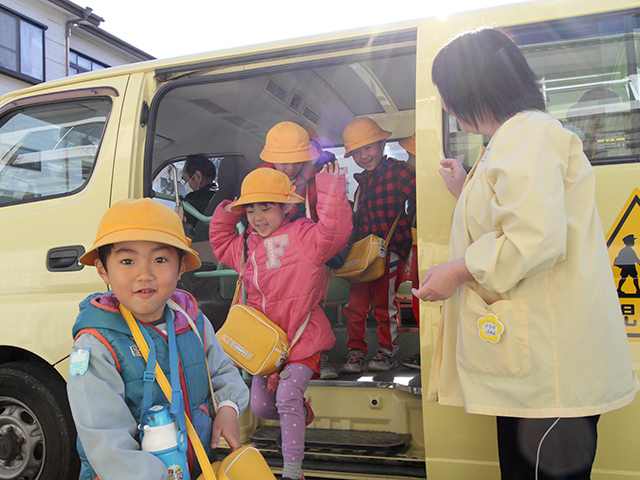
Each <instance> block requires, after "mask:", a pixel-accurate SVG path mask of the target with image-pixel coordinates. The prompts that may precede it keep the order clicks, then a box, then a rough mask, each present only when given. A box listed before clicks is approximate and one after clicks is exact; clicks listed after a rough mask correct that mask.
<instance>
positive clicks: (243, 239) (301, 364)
mask: <svg viewBox="0 0 640 480" xmlns="http://www.w3.org/2000/svg"><path fill="white" fill-rule="evenodd" d="M284 147H285V146H284V145H283V150H284ZM316 181H317V184H318V206H317V211H318V221H317V222H314V221H313V220H311V219H308V218H300V219H298V220H295V221H291V219H290V217H289V215H288V213H289V212H291V209H292V207H293V206H294V205H295V204H300V203H302V202H303V198H302V197H300V196H299V195H298V194H296V192H295V187H294V186H293V185H291V181H290V180H289V178H288V177H287V175H286V174H284V173H282V172H279V171H277V170H274V169H271V168H259V169H257V170H254V171H253V172H251V173H249V175H247V176H246V177H245V179H244V181H243V182H242V189H241V195H240V198H238V199H237V200H236V201H235V202H230V201H228V200H227V201H224V202H223V203H221V204H220V205H219V206H218V208H217V209H216V211H215V212H214V214H213V217H212V219H211V224H210V229H209V238H210V241H211V248H212V249H213V253H214V254H215V255H216V258H218V259H220V261H221V262H222V263H224V264H225V265H229V266H230V267H231V268H233V269H234V270H236V271H238V272H239V274H240V279H241V280H242V283H243V286H244V292H245V295H246V301H245V302H246V304H247V305H249V306H251V307H254V308H257V309H258V310H260V311H262V312H263V313H264V314H265V315H266V316H267V317H269V319H270V320H271V321H273V322H274V323H276V324H277V325H278V326H280V327H281V328H282V329H283V330H284V331H285V332H286V333H287V338H288V340H289V343H290V344H291V343H292V341H293V338H294V336H296V333H298V332H302V333H301V335H300V337H299V339H298V341H297V342H296V343H295V344H294V346H293V348H292V349H291V352H290V354H289V357H288V358H287V361H286V363H285V365H284V366H283V368H282V370H281V371H280V373H279V374H277V373H276V374H274V376H272V377H271V382H270V381H269V380H268V379H267V378H264V377H260V376H255V377H253V381H252V384H251V408H252V410H253V412H254V413H255V414H256V415H257V416H258V417H260V418H264V419H271V420H280V425H281V429H282V455H283V457H284V467H283V473H282V478H283V480H284V479H292V480H298V479H300V478H303V474H302V459H303V458H304V438H305V424H308V423H310V422H311V421H313V413H312V411H311V409H310V408H309V406H308V404H307V403H306V402H305V400H304V392H305V390H306V389H307V386H308V384H309V380H311V378H318V376H319V374H320V356H321V353H322V351H324V350H329V349H331V348H332V347H333V345H334V343H335V337H334V335H333V332H332V330H331V325H330V324H329V320H328V319H327V317H326V315H325V313H324V311H323V310H322V308H321V307H320V305H319V303H320V301H321V300H322V296H323V293H324V284H325V266H324V264H325V262H326V261H327V260H328V259H330V258H331V257H332V256H334V255H335V254H336V253H338V252H339V251H341V250H342V249H343V248H344V247H345V246H346V244H347V242H348V240H349V235H350V234H351V209H350V207H349V201H348V199H347V195H346V193H345V189H346V178H345V175H344V172H340V173H339V172H338V165H337V163H336V164H327V165H325V166H324V167H323V168H322V170H321V171H320V172H319V173H318V174H317V175H316ZM243 215H246V216H247V219H248V221H249V227H248V229H247V231H246V234H243V235H239V234H238V233H237V231H236V224H237V223H238V221H239V220H240V219H241V217H242V216H243ZM305 322H306V326H303V325H305ZM276 381H278V382H279V383H278V386H277V389H276V390H275V391H273V388H271V389H269V388H267V386H268V385H273V384H274V383H275V382H276Z"/></svg>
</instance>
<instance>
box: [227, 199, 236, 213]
mask: <svg viewBox="0 0 640 480" xmlns="http://www.w3.org/2000/svg"><path fill="white" fill-rule="evenodd" d="M236 200H238V197H235V198H234V199H233V202H231V203H228V204H226V205H225V206H224V210H225V212H230V211H231V207H233V204H234V203H236Z"/></svg>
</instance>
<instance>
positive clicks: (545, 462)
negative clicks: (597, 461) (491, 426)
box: [497, 415, 600, 480]
mask: <svg viewBox="0 0 640 480" xmlns="http://www.w3.org/2000/svg"><path fill="white" fill-rule="evenodd" d="M599 419H600V415H595V416H592V417H577V418H560V419H558V418H511V417H497V425H498V453H499V455H500V473H501V474H502V480H529V479H531V480H589V479H590V478H591V467H592V465H593V460H594V458H595V456H596V444H597V442H598V431H597V424H598V420H599ZM536 470H537V476H536Z"/></svg>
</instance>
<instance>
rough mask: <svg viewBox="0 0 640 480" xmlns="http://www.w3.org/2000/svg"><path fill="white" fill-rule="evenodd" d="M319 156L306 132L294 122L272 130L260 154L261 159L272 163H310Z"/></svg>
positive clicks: (277, 126)
mask: <svg viewBox="0 0 640 480" xmlns="http://www.w3.org/2000/svg"><path fill="white" fill-rule="evenodd" d="M318 155H319V154H318V152H317V151H316V149H315V148H313V147H312V146H311V145H310V142H309V134H308V133H307V132H306V130H305V129H304V128H302V127H301V126H300V125H298V124H297V123H293V122H280V123H278V124H277V125H275V126H274V127H273V128H271V130H269V133H267V139H266V141H265V143H264V148H263V149H262V152H260V158H261V159H262V160H264V161H265V162H271V163H301V162H308V161H309V160H315V159H316V158H318Z"/></svg>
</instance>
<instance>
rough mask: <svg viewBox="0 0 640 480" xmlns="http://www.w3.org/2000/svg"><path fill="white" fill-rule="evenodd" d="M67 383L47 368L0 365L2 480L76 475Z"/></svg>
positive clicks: (59, 479) (64, 478)
mask: <svg viewBox="0 0 640 480" xmlns="http://www.w3.org/2000/svg"><path fill="white" fill-rule="evenodd" d="M75 440H76V430H75V426H74V424H73V419H72V418H71V411H70V409H69V402H68V400H67V394H66V388H65V383H64V380H62V378H60V376H59V375H58V374H57V373H56V372H53V371H52V370H51V367H48V366H44V365H40V364H35V363H26V362H12V363H6V364H4V365H1V366H0V479H1V480H67V479H70V478H78V474H79V471H80V468H79V465H80V462H79V459H78V454H77V453H76V448H75Z"/></svg>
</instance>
